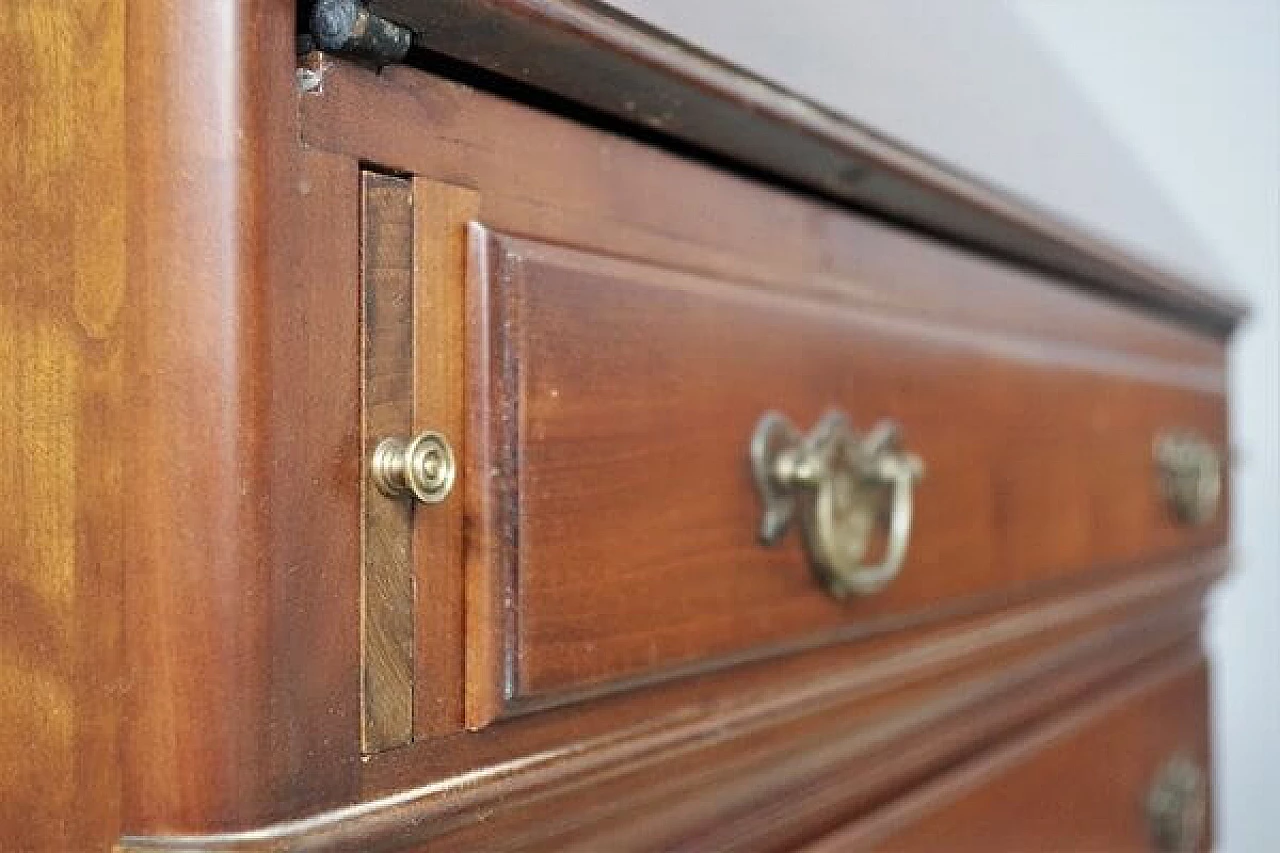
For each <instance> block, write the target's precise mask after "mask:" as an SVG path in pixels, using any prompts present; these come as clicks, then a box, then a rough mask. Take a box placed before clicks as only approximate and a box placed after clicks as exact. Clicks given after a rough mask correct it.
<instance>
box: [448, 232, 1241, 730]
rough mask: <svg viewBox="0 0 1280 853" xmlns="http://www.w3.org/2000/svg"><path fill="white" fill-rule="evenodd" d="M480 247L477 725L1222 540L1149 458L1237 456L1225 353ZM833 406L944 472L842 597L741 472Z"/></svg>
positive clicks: (526, 244) (549, 250) (508, 244)
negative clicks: (1182, 439)
mask: <svg viewBox="0 0 1280 853" xmlns="http://www.w3.org/2000/svg"><path fill="white" fill-rule="evenodd" d="M471 239H472V248H471V255H472V257H471V262H470V284H469V299H470V304H469V306H468V311H469V314H470V317H471V322H472V324H473V327H472V334H471V339H472V342H471V344H470V348H471V356H470V359H471V363H470V368H469V369H470V373H471V376H472V380H471V383H472V388H473V391H474V393H475V395H476V398H477V399H476V405H475V406H474V408H473V410H472V418H473V419H472V422H471V427H470V433H469V439H468V450H467V456H468V459H469V464H468V471H469V473H468V474H467V476H466V477H465V479H466V481H467V493H468V514H469V516H470V517H471V519H472V521H473V523H474V524H475V525H476V526H475V527H474V528H473V532H474V534H475V535H474V536H473V537H472V541H474V542H477V543H484V545H483V547H479V546H478V547H475V548H473V549H472V553H471V554H470V557H469V566H468V584H469V592H468V604H467V607H468V618H467V620H466V622H467V625H468V655H469V658H468V682H469V686H468V689H469V691H470V695H469V697H468V723H469V725H471V726H472V727H477V726H481V725H484V724H486V723H487V722H490V721H491V720H493V719H495V718H498V717H502V716H506V715H511V714H515V713H521V712H524V711H528V710H531V709H535V708H541V707H547V706H551V705H556V704H562V703H564V702H566V701H571V700H573V699H575V698H580V697H583V696H588V695H595V694H598V693H601V692H608V691H611V690H614V689H618V688H621V687H626V686H634V685H637V684H640V683H645V682H646V681H651V680H656V679H661V678H667V677H671V676H674V675H680V674H690V673H696V672H699V671H703V670H705V669H708V668H712V667H717V666H723V665H726V664H729V663H733V662H738V661H743V660H748V659H755V658H760V657H764V656H769V655H775V654H780V653H784V652H787V651H790V650H796V649H801V648H806V647H812V646H816V645H820V644H824V643H830V642H835V641H839V640H844V639H850V638H853V637H857V636H860V635H865V634H869V633H872V632H876V631H884V630H891V629H898V628H902V627H905V626H908V625H911V624H917V623H919V622H922V621H924V620H927V619H929V618H933V617H937V616H941V615H946V614H955V613H957V612H961V611H964V610H966V609H975V608H979V607H984V606H995V605H997V604H1001V603H1006V602H1008V601H1010V600H1012V599H1014V598H1016V597H1018V596H1023V595H1027V594H1030V592H1031V591H1032V590H1034V589H1036V588H1038V587H1043V586H1045V585H1048V584H1052V583H1054V582H1057V581H1062V580H1064V579H1067V578H1069V577H1071V576H1079V575H1083V574H1085V573H1089V572H1096V571H1099V570H1100V568H1106V567H1113V568H1115V569H1117V570H1119V569H1121V568H1123V567H1126V566H1136V565H1138V564H1140V563H1141V562H1142V561H1144V560H1148V559H1156V558H1160V557H1165V556H1168V555H1170V554H1173V553H1175V552H1179V551H1185V550H1189V549H1193V548H1198V547H1205V546H1209V545H1211V544H1214V543H1218V542H1221V541H1222V540H1223V538H1224V533H1225V530H1226V526H1225V525H1226V509H1225V508H1218V509H1216V510H1215V511H1214V512H1212V513H1211V514H1210V516H1209V517H1208V518H1207V519H1206V520H1205V521H1204V523H1201V524H1189V523H1187V522H1186V521H1185V520H1183V519H1180V518H1179V517H1178V516H1177V514H1176V513H1174V512H1172V511H1171V509H1170V506H1169V504H1168V501H1167V500H1166V494H1165V492H1164V490H1163V489H1162V483H1163V482H1164V481H1163V480H1162V479H1161V477H1160V476H1159V473H1158V472H1159V469H1158V467H1157V465H1156V463H1155V461H1154V460H1153V447H1154V445H1155V444H1156V442H1157V438H1158V437H1159V436H1161V435H1163V434H1165V433H1167V432H1169V431H1177V432H1180V433H1188V434H1193V435H1198V436H1201V437H1202V438H1203V439H1204V440H1205V441H1206V442H1207V445H1208V446H1212V447H1222V446H1223V444H1224V442H1225V434H1226V432H1225V431H1226V419H1225V407H1224V401H1223V389H1222V376H1221V373H1220V372H1219V371H1218V370H1217V369H1216V368H1214V367H1201V366H1195V365H1187V364H1181V363H1178V362H1176V361H1172V360H1165V359H1160V358H1155V357H1152V356H1150V355H1137V354H1128V353H1124V352H1120V351H1116V350H1109V349H1104V348H1101V347H1098V346H1083V345H1081V346H1075V345H1072V344H1069V343H1046V342H1044V341H1042V340H1039V339H1036V340H1032V339H1030V338H1019V337H1017V336H1008V335H1005V336H1001V335H998V334H993V333H986V332H979V331H974V330H971V329H968V328H964V327H958V326H951V325H947V324H946V323H945V322H925V321H921V320H918V319H906V318H903V317H902V316H898V315H894V314H891V313H880V312H869V311H866V310H859V309H855V308H852V307H850V306H848V305H841V304H839V303H838V302H837V301H834V300H832V301H825V300H823V299H822V298H821V297H820V296H817V295H813V294H809V295H801V294H799V293H784V292H780V291H778V290H770V289H765V288H761V287H756V286H748V285H743V284H738V283H733V282H729V281H724V280H719V279H714V278H710V277H707V276H701V275H693V274H688V273H683V272H677V271H674V270H671V269H668V268H664V267H660V266H657V265H651V264H644V263H636V262H631V261H626V260H620V259H615V258H610V257H605V256H603V255H601V254H597V253H587V252H583V251H579V250H574V249H569V248H564V247H560V246H555V245H550V244H547V243H542V242H538V241H535V240H530V239H524V238H517V237H512V236H509V235H505V234H502V233H497V232H495V231H490V230H486V229H484V228H481V227H479V226H475V227H473V229H472V234H471ZM1060 340H1061V339H1060ZM833 410H838V411H843V412H845V413H847V415H848V417H849V420H850V423H851V424H852V426H853V427H854V428H855V429H857V430H864V431H865V430H868V429H870V428H871V427H872V426H873V425H874V424H876V423H877V422H878V421H880V420H881V419H892V420H893V421H896V422H897V423H898V424H899V425H900V426H901V430H902V443H903V447H904V448H905V450H907V451H910V452H911V453H914V454H916V455H918V456H919V457H920V459H921V460H922V461H923V463H924V465H925V467H926V469H927V471H926V474H925V477H924V479H923V480H922V481H921V482H919V483H918V484H916V485H915V486H914V488H912V489H911V503H912V505H913V506H912V508H913V520H912V524H911V529H910V537H909V545H908V547H907V551H906V558H905V561H904V563H903V566H902V569H901V571H900V573H899V574H898V576H897V577H896V578H894V579H893V580H892V581H891V582H890V583H888V584H887V586H885V587H884V588H883V589H882V590H880V591H878V592H876V593H875V594H872V595H850V596H847V597H845V598H843V599H837V598H836V597H835V596H833V595H831V594H829V592H828V591H827V590H826V588H825V587H824V585H823V583H822V582H821V579H820V578H819V577H818V574H820V573H815V570H814V562H815V561H814V560H813V559H812V554H811V551H812V549H811V548H810V549H806V548H805V547H804V545H803V544H802V535H801V528H802V526H803V524H802V521H801V520H797V521H794V522H793V523H792V529H790V530H789V531H788V532H786V533H785V534H784V535H783V536H782V537H781V538H780V540H779V541H778V542H777V543H776V544H774V545H772V546H769V545H765V544H762V542H761V541H760V535H759V533H760V524H761V515H762V502H761V496H760V494H759V493H758V490H757V486H756V483H755V482H754V481H753V473H752V468H751V465H750V464H749V443H750V441H751V438H752V434H753V430H755V428H756V427H757V424H758V423H759V421H760V419H761V416H762V415H763V414H764V413H766V412H769V411H777V412H780V413H782V414H784V415H785V416H786V417H787V418H789V419H790V420H791V421H792V422H794V424H795V425H796V426H797V427H798V428H799V429H801V430H809V429H810V427H811V426H812V425H813V424H814V423H816V422H817V421H818V420H819V419H820V417H821V416H822V415H823V414H824V413H825V412H828V411H833ZM883 503H884V506H883V507H882V506H881V505H880V504H877V505H876V506H877V509H876V511H875V513H874V515H875V516H876V518H875V519H874V520H873V524H874V526H875V529H876V530H877V531H880V530H882V528H883V529H887V528H888V527H890V526H891V525H890V524H889V523H888V522H886V520H885V519H884V518H882V517H880V516H881V515H882V510H883V513H888V509H887V507H888V506H889V505H890V503H891V500H890V499H886V500H885V501H884V502H883ZM872 538H873V539H874V538H877V537H876V536H873V537H872ZM879 544H880V543H875V544H873V545H872V546H871V547H870V548H869V549H868V555H867V559H868V561H870V560H872V559H874V558H875V553H876V551H877V550H878V549H879V548H878V546H879Z"/></svg>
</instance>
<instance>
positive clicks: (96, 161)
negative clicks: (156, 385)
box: [0, 0, 128, 853]
mask: <svg viewBox="0 0 1280 853" xmlns="http://www.w3.org/2000/svg"><path fill="white" fill-rule="evenodd" d="M124 5H125V4H124V3H123V2H122V0H68V2H62V3H41V2H9V3H4V4H2V5H0V90H2V91H3V96H0V124H2V125H3V127H4V142H3V144H0V436H2V438H0V500H3V503H4V511H3V513H0V721H3V722H2V724H0V846H3V847H4V849H6V850H23V851H50V853H53V851H59V853H60V851H67V850H102V849H106V848H107V847H108V846H109V845H110V843H111V842H112V841H113V840H114V837H115V835H116V834H117V833H118V832H119V827H120V810H121V790H120V786H121V748H120V739H119V731H118V730H119V722H120V702H121V697H122V695H123V693H124V690H125V686H126V681H125V679H124V678H123V669H122V664H123V635H122V621H121V598H122V594H123V592H122V583H123V578H124V574H123V560H124V543H123V540H122V538H121V531H120V523H121V519H122V517H123V513H124V511H125V505H124V501H123V499H122V497H121V495H122V486H123V478H122V459H123V452H124V446H125V441H126V440H127V438H126V433H125V429H126V426H127V424H128V417H127V414H126V412H125V409H124V405H123V399H122V397H123V394H122V388H123V377H124V369H125V366H124V359H123V354H124V348H123V336H124V330H123V322H122V321H123V316H124V311H123V303H124V300H125V174H124V162H125V124H124V110H125V106H124V61H125V59H124V50H125V38H124V19H125V18H124Z"/></svg>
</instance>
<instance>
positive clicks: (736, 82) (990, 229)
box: [369, 0, 1245, 336]
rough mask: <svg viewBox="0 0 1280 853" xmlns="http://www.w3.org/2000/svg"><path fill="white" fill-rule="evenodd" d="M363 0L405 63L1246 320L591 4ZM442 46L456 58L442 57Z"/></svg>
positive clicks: (1028, 207) (1221, 321)
mask: <svg viewBox="0 0 1280 853" xmlns="http://www.w3.org/2000/svg"><path fill="white" fill-rule="evenodd" d="M369 6H370V9H371V10H372V11H373V12H375V13H377V14H379V15H381V16H383V17H385V18H387V19H389V20H392V21H395V22H397V23H400V24H403V25H405V26H407V27H409V28H411V29H412V30H414V34H415V35H414V43H415V46H416V47H417V48H419V50H417V51H415V53H413V54H411V55H410V58H409V61H410V62H411V63H417V64H419V65H422V66H423V67H428V68H431V69H432V70H435V71H437V72H443V73H453V74H456V75H460V76H462V77H463V78H464V79H466V80H467V81H468V82H474V83H478V84H479V85H482V86H483V85H486V81H489V83H492V82H493V81H505V82H507V83H511V82H514V83H515V84H518V86H519V87H522V88H524V89H526V90H527V91H526V92H525V95H526V96H527V97H528V98H531V99H534V100H537V101H538V102H539V104H540V105H541V106H544V107H550V108H553V109H554V108H556V106H557V104H564V105H571V106H572V107H575V108H577V109H578V111H579V112H581V111H582V109H583V108H585V109H586V110H587V111H590V112H592V113H595V114H598V115H600V116H603V117H607V118H608V121H609V124H610V125H611V126H612V127H614V128H615V129H621V130H623V131H624V132H629V133H631V134H634V135H642V136H644V137H645V138H647V139H654V140H666V141H667V142H668V143H669V144H676V145H679V146H681V147H682V148H683V149H684V151H685V153H692V154H695V155H697V156H710V157H712V158H715V159H716V160H717V161H718V162H720V163H721V164H722V165H729V166H731V167H735V166H736V167H738V168H739V169H746V170H748V171H750V172H753V173H755V174H757V175H761V176H765V177H767V178H771V179H773V180H777V181H784V182H787V183H790V184H792V185H798V186H800V187H803V188H805V189H807V190H809V191H811V192H815V193H818V194H820V195H823V196H825V197H827V198H830V199H833V200H836V201H839V202H842V203H844V204H846V205H852V206H854V207H856V208H858V209H860V210H865V211H868V212H872V213H874V214H877V215H879V216H882V217H885V218H887V219H889V220H892V221H895V222H902V223H905V224H909V225H911V226H914V227H915V228H918V229H921V230H923V231H926V232H928V233H930V234H933V235H936V236H939V237H942V238H945V239H947V240H949V241H950V242H953V243H958V244H960V245H963V246H968V247H972V248H974V249H978V250H980V251H983V252H987V253H992V254H995V255H997V256H1000V257H1003V258H1006V259H1008V260H1011V261H1014V262H1017V263H1019V264H1023V265H1028V266H1031V267H1033V268H1036V269H1039V270H1043V271H1048V272H1051V273H1054V274H1056V275H1058V276H1060V277H1062V278H1065V279H1068V280H1070V281H1072V282H1074V283H1075V284H1076V285H1078V286H1081V287H1085V288H1087V289H1090V290H1093V291H1096V292H1100V293H1105V294H1107V295H1108V296H1110V297H1111V298H1113V299H1117V300H1120V301H1123V302H1126V303H1129V304H1136V305H1142V306H1145V307H1147V308H1150V309H1154V310H1157V311H1159V312H1160V313H1163V314H1165V315H1167V316H1173V317H1177V318H1179V319H1180V320H1181V321H1183V322H1185V323H1188V324H1190V325H1192V326H1196V327H1199V328H1203V329H1205V330H1207V331H1210V332H1212V333H1214V334H1217V335H1223V336H1225V335H1226V334H1228V333H1229V332H1230V331H1231V329H1233V328H1234V326H1235V325H1236V324H1237V323H1238V322H1239V321H1240V319H1241V318H1242V317H1243V316H1244V313H1245V311H1244V308H1243V307H1242V306H1241V305H1240V304H1238V303H1236V302H1234V301H1233V300H1231V299H1230V298H1228V297H1225V296H1222V295H1220V294H1218V293H1214V292H1212V291H1211V290H1210V289H1208V288H1206V287H1205V286H1204V285H1203V284H1201V283H1198V282H1194V281H1191V280H1189V279H1187V278H1186V277H1183V276H1181V275H1177V274H1174V273H1172V272H1169V271H1166V270H1162V269H1159V268H1158V267H1156V266H1154V265H1153V264H1151V263H1149V262H1147V261H1145V260H1143V259H1141V258H1138V257H1135V256H1134V255H1132V254H1130V253H1128V252H1126V251H1124V250H1122V249H1120V248H1118V247H1116V246H1114V245H1112V244H1110V243H1108V242H1106V241H1104V240H1101V239H1099V238H1097V237H1096V236H1095V235H1093V234H1091V233H1089V232H1087V231H1086V230H1084V229H1081V228H1079V227H1076V226H1074V225H1071V224H1068V223H1065V222H1063V221H1062V220H1061V219H1060V218H1059V217H1057V216H1055V215H1053V214H1050V213H1049V212H1047V211H1045V210H1043V209H1041V208H1038V207H1036V206H1034V205H1032V204H1030V203H1028V202H1027V201H1025V200H1022V199H1018V198H1015V197H1013V196H1011V195H1009V194H1008V193H1003V192H1000V191H997V190H995V189H993V188H991V187H989V186H987V185H985V184H983V183H982V182H981V181H979V180H977V179H975V178H973V177H972V176H969V175H965V174H962V173H960V172H958V171H957V170H955V169H953V168H950V167H947V166H943V165H941V164H939V163H938V162H936V161H934V160H931V159H929V158H928V157H926V156H924V155H922V154H921V153H919V152H917V151H913V150H911V149H909V148H907V147H905V146H903V145H901V144H899V143H897V142H894V141H891V140H889V139H887V138H885V137H884V136H883V135H881V134H878V133H876V132H874V131H872V130H870V129H868V128H866V127H863V126H860V125H858V124H856V123H854V122H852V121H850V120H849V119H847V118H845V117H843V116H839V115H836V114H835V113H833V112H831V111H830V110H828V109H826V108H824V107H823V106H821V105H820V104H817V103H814V102H813V101H811V100H808V99H806V98H803V97H801V96H799V95H797V94H795V93H794V92H790V91H787V90H786V89H783V88H781V87H779V86H777V85H775V84H773V83H770V82H768V81H766V80H764V79H761V78H760V77H757V76H755V75H752V74H751V73H749V72H747V71H745V70H743V69H742V68H739V67H735V66H733V65H731V64H729V63H727V62H725V61H723V60H721V59H719V58H717V57H715V56H712V55H710V54H708V53H706V52H705V51H701V50H699V49H697V48H695V47H693V46H692V45H689V44H687V43H684V42H682V41H680V40H679V39H677V38H675V37H673V36H671V35H670V34H667V33H663V32H660V31H658V30H656V29H654V28H653V27H650V26H648V25H646V24H644V23H643V22H641V21H638V20H636V19H635V18H632V17H629V16H627V15H624V14H622V13H620V12H617V11H616V10H613V9H609V8H608V7H606V6H605V5H604V4H602V3H599V2H595V0H550V1H548V0H371V2H370V4H369ZM439 56H443V57H447V58H448V59H449V60H451V61H452V63H453V64H452V65H450V66H449V67H440V65H441V64H440V62H438V61H436V60H435V59H433V57H439ZM457 63H462V64H463V68H461V69H459V68H458V67H457ZM472 68H474V69H478V70H479V71H480V72H482V73H481V74H479V75H477V74H474V73H469V71H470V69H472ZM505 94H508V95H511V94H517V95H518V94H519V92H515V93H513V92H511V91H507V92H505ZM547 94H550V95H551V96H552V99H551V100H548V99H547V97H546V95H547ZM575 117H577V118H579V119H584V118H588V116H583V115H577V116H575Z"/></svg>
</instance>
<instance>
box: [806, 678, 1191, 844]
mask: <svg viewBox="0 0 1280 853" xmlns="http://www.w3.org/2000/svg"><path fill="white" fill-rule="evenodd" d="M1117 693H1118V695H1112V696H1108V697H1106V698H1103V699H1101V700H1099V701H1098V702H1096V703H1094V704H1092V705H1089V706H1086V707H1083V708H1079V709H1076V710H1074V711H1070V712H1067V713H1066V714H1064V715H1063V716H1062V717H1061V718H1060V719H1059V720H1057V721H1056V722H1054V723H1051V724H1049V725H1047V726H1042V727H1040V728H1038V729H1037V730H1035V731H1034V732H1033V733H1032V734H1030V735H1029V736H1027V737H1025V738H1022V739H1021V740H1019V741H1017V742H1015V743H1014V744H1012V745H1009V746H1006V747H1002V748H1000V749H997V750H995V751H994V752H993V753H992V754H990V755H988V756H985V757H984V758H981V759H978V760H976V761H974V762H971V763H970V764H968V765H965V766H963V767H962V768H961V769H959V770H957V771H954V772H952V773H950V774H948V775H947V776H945V777H943V778H942V779H939V780H937V781H935V782H933V783H931V784H930V785H928V786H926V787H925V788H924V789H922V790H920V791H918V792H916V793H914V794H911V795H909V796H907V797H906V798H904V799H903V800H901V801H900V802H898V803H895V804H894V805H892V806H889V807H888V808H886V809H885V810H883V811H882V812H881V813H879V814H877V815H874V816H872V817H870V818H868V819H866V820H864V821H862V822H860V823H859V824H856V825H854V826H852V827H850V828H848V829H846V830H843V831H840V832H837V833H835V834H834V835H832V836H830V837H828V838H826V839H824V840H823V841H822V842H820V843H818V844H815V845H813V846H812V847H811V848H809V850H808V853H834V851H842V853H843V851H855V850H879V851H886V853H889V851H892V853H937V851H940V850H945V851H947V852H948V853H971V851H972V853H979V851H981V853H993V851H1032V850H1035V851H1041V850H1043V851H1054V853H1097V851H1107V853H1198V851H1202V850H1209V849H1212V841H1211V835H1212V832H1211V828H1210V825H1209V824H1210V818H1211V808H1210V788H1209V777H1208V768H1209V767H1210V758H1209V744H1208V710H1207V709H1208V679H1207V677H1206V671H1205V668H1204V665H1203V662H1202V663H1201V664H1200V665H1198V666H1196V667H1195V668H1193V669H1191V670H1190V671H1184V672H1183V674H1181V675H1179V676H1174V677H1170V678H1164V679H1160V678H1156V679H1151V680H1149V681H1148V682H1147V683H1145V684H1144V683H1138V684H1135V685H1132V686H1130V687H1128V688H1121V689H1120V690H1119V691H1117Z"/></svg>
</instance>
